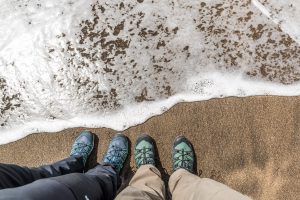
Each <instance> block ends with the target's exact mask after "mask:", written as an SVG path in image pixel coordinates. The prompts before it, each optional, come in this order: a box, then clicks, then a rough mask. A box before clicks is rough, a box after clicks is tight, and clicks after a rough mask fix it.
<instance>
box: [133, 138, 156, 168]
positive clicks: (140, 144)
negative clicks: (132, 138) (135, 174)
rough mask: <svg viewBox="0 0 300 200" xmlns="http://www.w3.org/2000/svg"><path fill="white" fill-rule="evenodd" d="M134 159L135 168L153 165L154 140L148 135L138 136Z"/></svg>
mask: <svg viewBox="0 0 300 200" xmlns="http://www.w3.org/2000/svg"><path fill="white" fill-rule="evenodd" d="M134 159H135V163H136V166H137V168H140V166H142V165H148V164H151V165H155V150H154V140H153V138H152V137H150V136H149V135H142V136H140V137H139V138H138V139H137V141H136V145H135V149H134Z"/></svg>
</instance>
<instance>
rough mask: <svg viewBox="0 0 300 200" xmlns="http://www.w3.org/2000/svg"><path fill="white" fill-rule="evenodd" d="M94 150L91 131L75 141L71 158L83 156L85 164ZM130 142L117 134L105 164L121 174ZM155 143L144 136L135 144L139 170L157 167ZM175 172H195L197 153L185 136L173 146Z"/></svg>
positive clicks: (135, 155) (178, 139)
mask: <svg viewBox="0 0 300 200" xmlns="http://www.w3.org/2000/svg"><path fill="white" fill-rule="evenodd" d="M93 148H94V135H93V134H92V133H90V132H89V131H84V132H82V133H81V134H80V136H79V137H78V138H77V139H76V140H75V143H74V144H73V147H72V151H71V156H82V157H83V161H84V164H85V163H86V161H87V159H88V157H89V155H90V154H91V152H92V150H93ZM128 152H129V141H128V138H127V137H126V136H125V135H122V134H117V135H116V136H115V137H114V138H113V139H112V141H111V143H110V145H109V148H108V151H107V153H106V155H105V156H104V159H103V163H105V164H110V165H111V166H113V168H114V169H115V170H116V171H117V172H120V171H121V170H122V168H123V166H124V163H125V160H126V158H127V157H128ZM155 158H156V155H155V142H154V140H153V139H152V138H151V137H150V136H149V135H143V136H140V137H139V138H138V140H137V141H136V144H135V150H134V159H135V162H136V165H137V168H139V167H141V166H142V165H148V164H151V165H155ZM172 159H173V171H176V170H178V169H181V168H182V169H186V170H188V171H190V172H192V173H193V172H194V162H195V153H194V151H193V148H192V144H191V143H190V142H189V141H188V140H187V139H186V138H185V137H183V136H179V137H177V138H176V139H175V142H174V145H173V153H172Z"/></svg>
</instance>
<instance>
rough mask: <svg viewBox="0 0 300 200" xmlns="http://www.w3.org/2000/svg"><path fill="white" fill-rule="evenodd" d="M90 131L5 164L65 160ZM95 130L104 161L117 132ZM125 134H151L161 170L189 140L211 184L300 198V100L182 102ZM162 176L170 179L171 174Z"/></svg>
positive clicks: (46, 142) (40, 145)
mask: <svg viewBox="0 0 300 200" xmlns="http://www.w3.org/2000/svg"><path fill="white" fill-rule="evenodd" d="M84 129H85V128H74V129H67V130H64V131H61V132H59V133H51V134H45V133H42V134H33V135H30V136H28V137H26V138H24V139H22V140H19V141H17V142H14V143H10V144H7V145H2V146H0V155H1V156H0V162H3V163H15V164H19V165H26V166H38V165H41V164H48V163H51V162H54V161H57V160H59V159H62V158H65V157H67V156H68V154H69V151H70V147H71V145H72V143H73V141H74V139H75V138H76V136H77V135H78V134H79V132H80V131H81V130H84ZM90 130H91V131H92V132H93V133H95V134H96V135H97V136H98V138H99V146H98V149H97V151H96V152H97V156H98V160H100V158H102V156H103V154H104V152H105V151H106V148H107V146H108V144H109V141H110V139H111V138H112V136H113V135H114V134H115V133H116V131H114V130H111V129H106V128H99V129H90ZM123 133H125V134H126V135H127V136H128V137H129V138H130V139H131V141H132V142H133V143H134V141H135V140H136V138H137V136H138V135H140V134H141V133H149V134H150V135H152V136H153V138H154V139H155V140H156V142H157V147H158V150H159V156H160V160H161V164H162V166H163V167H164V168H165V169H166V171H167V172H168V173H169V174H170V172H171V166H172V165H171V146H172V143H173V140H174V138H175V137H176V136H177V135H179V134H183V135H185V136H187V137H188V138H189V139H190V140H191V141H192V142H193V144H194V148H195V150H196V154H197V158H198V160H197V164H198V171H199V172H200V174H201V175H200V176H201V177H210V178H213V179H215V180H217V181H220V182H222V183H225V184H227V185H229V186H230V187H232V188H234V189H236V190H238V191H240V192H242V193H244V194H246V195H249V196H251V197H253V198H254V199H298V198H299V197H300V162H299V160H300V159H299V157H300V156H299V152H300V151H299V150H300V134H299V133H300V97H263V96H262V97H248V98H224V99H215V100H209V101H202V102H195V103H181V104H178V105H176V106H174V107H173V108H172V109H170V110H169V111H168V112H166V113H164V114H163V115H161V116H157V117H153V118H151V119H149V120H148V121H147V122H145V123H144V124H141V125H138V126H136V127H132V128H130V129H128V130H126V131H124V132H123ZM132 146H133V145H132ZM132 159H133V158H132V157H131V162H130V166H132V167H133V170H134V163H133V160H132ZM94 161H95V158H94ZM92 164H93V163H91V164H90V165H92ZM127 174H129V175H128V176H129V177H130V175H131V173H129V172H128V173H127ZM164 177H165V179H167V175H166V174H165V176H164Z"/></svg>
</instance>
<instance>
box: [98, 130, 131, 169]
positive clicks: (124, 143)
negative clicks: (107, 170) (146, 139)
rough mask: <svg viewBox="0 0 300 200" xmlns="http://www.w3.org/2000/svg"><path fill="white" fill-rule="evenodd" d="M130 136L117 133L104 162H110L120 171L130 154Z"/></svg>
mask: <svg viewBox="0 0 300 200" xmlns="http://www.w3.org/2000/svg"><path fill="white" fill-rule="evenodd" d="M128 151H129V149H128V138H127V137H126V136H125V135H123V134H117V135H116V136H115V137H114V138H113V139H112V141H111V143H110V145H109V147H108V151H107V153H106V155H105V157H104V159H103V163H105V164H110V165H112V167H113V168H114V169H115V170H116V171H117V172H120V171H121V170H122V168H123V166H124V163H125V161H126V158H127V156H128Z"/></svg>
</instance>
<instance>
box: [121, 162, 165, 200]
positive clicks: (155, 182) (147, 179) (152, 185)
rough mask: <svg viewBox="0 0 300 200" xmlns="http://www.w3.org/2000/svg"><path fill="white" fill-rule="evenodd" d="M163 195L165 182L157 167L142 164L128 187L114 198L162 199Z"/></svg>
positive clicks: (122, 199)
mask: <svg viewBox="0 0 300 200" xmlns="http://www.w3.org/2000/svg"><path fill="white" fill-rule="evenodd" d="M165 196H166V194H165V184H164V182H163V180H162V179H161V174H160V172H159V171H158V169H157V168H156V167H154V166H153V165H143V166H141V167H140V168H139V169H138V170H137V172H136V173H135V175H134V176H133V178H132V179H131V181H130V182H129V185H128V187H126V188H125V189H124V190H123V191H122V192H120V194H119V195H118V196H117V198H116V199H120V200H127V199H128V200H129V199H130V200H133V199H134V200H135V199H136V200H137V199H143V200H144V199H151V200H162V199H165Z"/></svg>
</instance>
